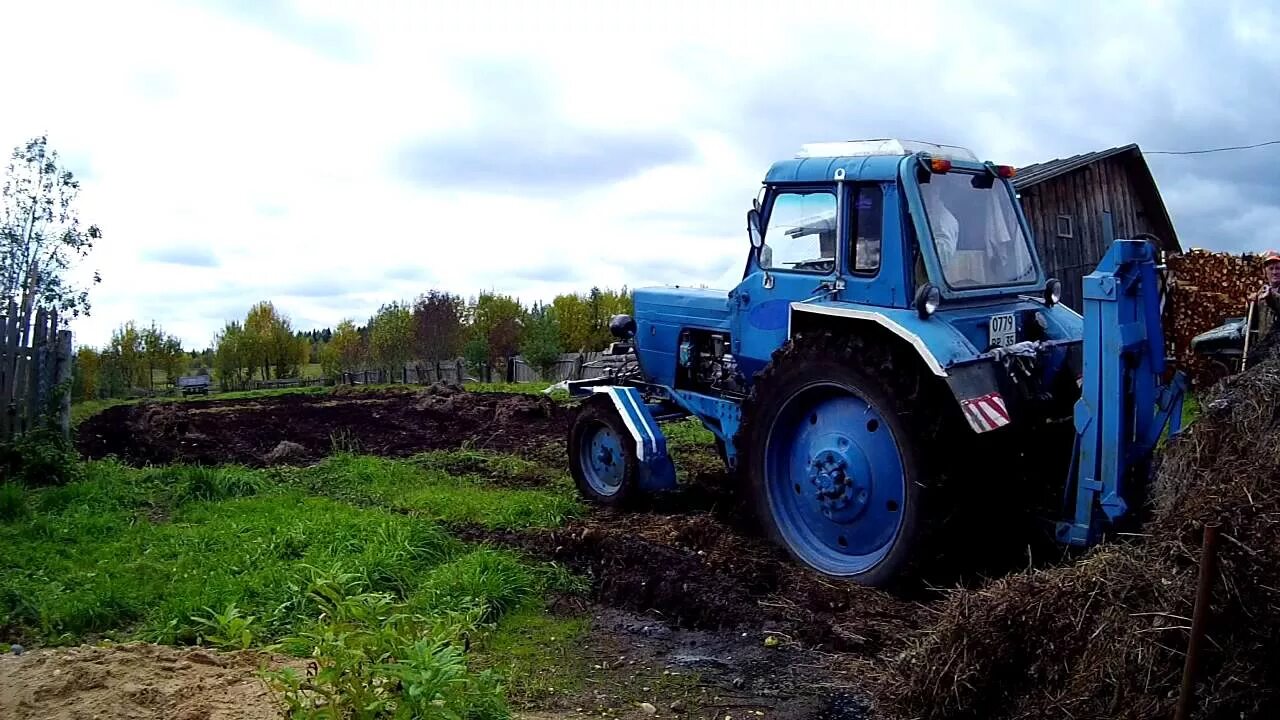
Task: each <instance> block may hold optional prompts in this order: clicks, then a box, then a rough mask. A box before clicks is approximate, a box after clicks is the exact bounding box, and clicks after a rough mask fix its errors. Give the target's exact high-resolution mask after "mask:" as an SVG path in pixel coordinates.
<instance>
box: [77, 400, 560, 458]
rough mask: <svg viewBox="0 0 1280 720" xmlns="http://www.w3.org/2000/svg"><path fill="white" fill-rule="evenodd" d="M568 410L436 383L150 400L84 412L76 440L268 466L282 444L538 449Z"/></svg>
mask: <svg viewBox="0 0 1280 720" xmlns="http://www.w3.org/2000/svg"><path fill="white" fill-rule="evenodd" d="M569 412H570V411H569V410H568V408H565V407H562V406H559V405H557V404H555V403H554V402H552V401H551V400H550V399H549V398H546V397H541V396H532V395H520V394H507V393H468V392H460V391H456V390H453V389H447V390H442V389H437V388H427V389H425V390H420V391H406V390H405V389H398V390H395V391H381V390H379V391H367V390H366V391H361V392H359V393H351V394H333V395H279V396H275V397H267V398H254V399H248V400H209V401H200V402H176V403H148V404H143V405H120V406H117V407H113V408H109V409H107V410H105V411H103V412H102V413H100V414H98V415H95V416H93V417H91V418H89V419H87V420H85V421H84V422H83V423H82V424H81V425H80V427H79V431H78V433H77V438H76V444H77V448H78V449H79V450H80V452H81V454H82V455H84V456H85V457H88V458H95V459H96V458H103V457H107V456H111V455H114V456H116V457H118V458H120V459H121V460H123V461H124V462H127V463H130V464H134V465H146V464H168V463H176V462H185V463H198V464H221V463H239V464H244V465H250V466H263V465H269V464H272V463H273V461H275V462H281V461H285V459H284V458H281V457H279V455H280V453H278V452H276V453H275V454H273V451H277V449H278V448H280V447H281V446H282V443H288V445H285V446H284V447H287V448H288V449H289V452H288V453H287V462H290V463H297V462H301V461H311V460H315V459H318V458H321V457H324V456H325V455H328V454H331V453H332V452H334V451H336V450H346V451H354V452H363V453H369V454H373V455H384V456H390V457H403V456H407V455H411V454H413V453H417V452H422V451H425V450H441V449H454V448H471V449H478V450H492V451H499V452H509V453H516V454H521V455H527V456H541V455H542V454H546V453H547V448H548V447H549V446H550V447H556V448H562V447H563V439H564V436H565V433H566V432H567V430H568V425H569V418H570V415H569ZM561 452H562V451H561Z"/></svg>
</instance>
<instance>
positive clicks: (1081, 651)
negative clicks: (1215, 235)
mask: <svg viewBox="0 0 1280 720" xmlns="http://www.w3.org/2000/svg"><path fill="white" fill-rule="evenodd" d="M1202 403H1203V405H1202V415H1201V417H1200V418H1199V419H1198V420H1197V421H1196V422H1195V423H1194V424H1193V425H1192V426H1191V427H1190V428H1189V429H1188V430H1186V431H1185V432H1184V433H1183V435H1182V436H1180V437H1179V438H1177V439H1176V440H1175V441H1174V442H1172V443H1170V444H1169V445H1168V446H1167V448H1166V449H1165V451H1164V452H1163V453H1162V456H1161V457H1160V459H1159V464H1158V468H1157V477H1156V481H1155V486H1154V488H1153V492H1152V498H1151V503H1152V508H1151V510H1152V514H1151V519H1150V520H1149V521H1148V523H1147V525H1146V527H1145V528H1144V530H1143V533H1142V535H1141V536H1139V537H1136V538H1127V539H1126V538H1121V539H1118V540H1116V541H1113V542H1111V543H1108V544H1105V545H1102V546H1099V547H1097V548H1095V549H1094V550H1092V551H1090V552H1089V553H1088V554H1087V555H1086V556H1085V557H1084V558H1083V559H1081V560H1080V561H1078V562H1076V563H1074V564H1071V565H1067V566H1061V567H1055V568H1051V569H1045V570H1039V571H1032V572H1027V573H1023V574H1018V575H1014V576H1009V577H1005V578H1002V579H1000V580H996V581H993V582H991V583H989V584H987V585H985V586H983V587H981V588H979V589H976V590H956V591H953V592H952V593H950V594H949V596H948V597H947V599H946V600H944V601H943V602H942V603H940V604H939V605H937V606H936V607H937V609H938V611H939V614H938V618H937V620H936V621H935V622H934V623H933V624H932V625H931V626H929V627H926V628H924V629H923V630H921V631H920V632H919V633H918V634H916V635H915V637H914V638H912V640H911V641H910V642H909V645H908V649H907V650H906V651H904V652H902V653H900V654H898V655H896V656H894V657H892V658H891V659H889V661H888V663H887V668H886V669H885V671H884V673H883V674H882V675H880V676H879V677H877V678H876V679H875V685H876V695H877V701H878V705H879V708H880V710H881V712H882V713H884V714H885V715H886V716H888V717H913V718H927V719H930V720H938V719H942V718H983V719H984V720H985V719H989V720H995V719H996V718H1050V717H1053V718H1064V717H1067V718H1069V717H1074V718H1171V717H1172V716H1173V711H1174V707H1175V705H1176V703H1177V696H1178V690H1179V686H1180V683H1181V674H1182V668H1183V663H1184V659H1185V655H1184V653H1185V650H1186V647H1187V641H1188V636H1189V626H1190V618H1191V616H1192V611H1193V607H1194V603H1195V590H1196V584H1197V568H1198V562H1199V556H1200V548H1201V541H1202V537H1203V529H1204V526H1205V524H1206V523H1211V522H1219V523H1221V528H1220V530H1219V542H1218V548H1219V553H1218V566H1217V572H1216V574H1215V578H1214V583H1213V602H1212V610H1211V613H1212V614H1211V616H1210V620H1209V625H1208V642H1206V643H1205V650H1204V653H1203V655H1202V658H1201V664H1200V672H1199V676H1198V682H1197V683H1196V700H1197V702H1196V705H1195V707H1194V708H1193V713H1192V716H1193V717H1199V718H1264V717H1267V718H1270V717H1280V645H1278V644H1277V642H1278V641H1280V590H1278V589H1277V588H1280V421H1278V418H1277V416H1278V413H1280V354H1277V353H1275V352H1274V351H1272V352H1270V353H1269V355H1268V357H1267V358H1266V359H1265V360H1264V361H1263V362H1261V363H1259V364H1258V365H1257V366H1255V367H1253V368H1251V369H1250V370H1249V371H1248V372H1246V373H1244V374H1242V375H1240V376H1237V377H1235V378H1231V379H1229V380H1228V381H1227V382H1226V383H1225V384H1223V385H1219V386H1217V387H1215V388H1213V389H1212V390H1211V391H1210V392H1209V393H1208V396H1207V397H1205V398H1204V399H1203V400H1202Z"/></svg>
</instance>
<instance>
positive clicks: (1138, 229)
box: [1013, 145, 1181, 311]
mask: <svg viewBox="0 0 1280 720" xmlns="http://www.w3.org/2000/svg"><path fill="white" fill-rule="evenodd" d="M1013 185H1014V188H1015V189H1016V190H1017V192H1018V196H1019V198H1020V199H1021V202H1022V209H1023V212H1024V213H1026V216H1027V223H1028V224H1029V225H1030V226H1031V232H1032V235H1033V236H1034V238H1035V243H1036V249H1037V250H1038V251H1039V253H1040V258H1041V261H1042V262H1043V263H1044V266H1045V272H1046V273H1048V275H1049V277H1056V278H1058V279H1059V280H1061V281H1062V284H1063V291H1062V295H1063V302H1064V303H1066V304H1067V305H1068V306H1069V307H1071V308H1074V309H1075V310H1077V311H1080V310H1081V297H1080V284H1081V280H1082V278H1084V276H1085V275H1088V274H1089V273H1090V272H1092V271H1093V268H1094V267H1095V266H1097V264H1098V261H1099V260H1101V259H1102V256H1103V254H1105V253H1106V250H1107V248H1108V247H1109V246H1110V244H1111V241H1112V240H1114V239H1115V238H1125V237H1133V236H1135V235H1137V234H1138V233H1150V234H1151V235H1154V236H1155V237H1157V238H1159V239H1160V242H1161V246H1162V248H1163V249H1164V250H1165V251H1166V252H1181V246H1180V245H1179V243H1178V235H1177V233H1176V232H1175V231H1174V229H1173V221H1172V220H1171V219H1170V218H1169V211H1168V210H1167V209H1165V206H1164V201H1163V200H1162V199H1161V198H1160V190H1159V188H1157V187H1156V181H1155V178H1153V177H1152V176H1151V170H1150V169H1149V168H1148V167H1147V161H1146V159H1145V158H1143V156H1142V151H1141V150H1140V149H1139V148H1138V146H1137V145H1124V146H1122V147H1114V148H1111V149H1109V150H1101V151H1098V152H1092V153H1085V154H1083V155H1076V156H1074V157H1069V158H1065V159H1060V160H1050V161H1048V162H1042V163H1038V164H1035V165H1028V166H1026V167H1023V168H1019V169H1018V172H1017V175H1015V176H1014V178H1013Z"/></svg>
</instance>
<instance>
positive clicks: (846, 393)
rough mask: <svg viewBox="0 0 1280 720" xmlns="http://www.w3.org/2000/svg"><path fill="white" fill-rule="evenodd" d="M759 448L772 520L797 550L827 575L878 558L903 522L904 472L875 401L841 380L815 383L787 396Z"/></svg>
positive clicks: (857, 569)
mask: <svg viewBox="0 0 1280 720" xmlns="http://www.w3.org/2000/svg"><path fill="white" fill-rule="evenodd" d="M765 453H766V463H765V465H766V467H765V473H766V483H767V486H768V494H769V499H770V503H771V505H772V512H773V514H774V517H775V520H776V525H777V526H778V529H779V531H780V532H781V534H782V535H783V538H784V539H785V540H786V542H787V544H788V546H790V547H791V549H792V550H793V551H794V552H795V553H796V554H797V555H799V556H801V558H802V559H804V560H805V561H806V562H808V563H809V564H810V565H813V566H814V567H816V568H818V569H819V570H822V571H824V572H827V573H830V574H834V575H855V574H859V573H863V572H866V571H867V570H869V569H871V568H873V567H875V566H876V565H877V564H878V563H880V562H881V561H882V560H883V559H884V558H885V556H886V555H887V554H888V553H889V550H890V549H891V548H892V547H893V543H894V541H895V539H896V538H897V536H898V533H899V531H900V530H901V527H902V521H903V513H902V512H901V509H902V504H903V502H904V498H905V497H906V476H905V466H904V463H903V459H902V457H901V455H900V454H899V450H898V444H897V443H896V442H895V440H894V437H893V433H892V432H891V430H890V428H889V425H888V424H886V423H885V422H884V418H882V417H881V416H880V413H879V411H878V410H877V409H876V408H875V407H874V406H872V405H870V404H869V403H868V402H867V401H866V400H864V399H863V398H862V397H859V396H858V395H856V394H854V393H853V392H851V391H850V389H849V388H847V387H843V386H839V385H833V384H826V383H822V384H816V385H815V386H812V387H810V388H807V389H805V390H803V391H801V392H798V393H797V394H795V395H793V396H792V397H790V398H788V400H787V401H786V403H785V404H784V406H783V407H782V408H781V409H780V411H779V413H778V415H777V416H776V417H775V419H774V422H773V424H772V427H771V429H770V432H769V437H768V442H767V445H766V450H765Z"/></svg>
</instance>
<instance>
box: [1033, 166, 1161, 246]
mask: <svg viewBox="0 0 1280 720" xmlns="http://www.w3.org/2000/svg"><path fill="white" fill-rule="evenodd" d="M1113 157H1119V158H1121V159H1123V160H1125V161H1127V162H1129V163H1131V167H1132V169H1133V170H1134V171H1135V176H1134V177H1135V181H1136V182H1140V183H1142V184H1144V185H1145V186H1146V187H1140V188H1137V190H1138V192H1139V193H1140V195H1141V196H1142V197H1144V198H1146V205H1147V207H1148V208H1149V209H1150V211H1151V216H1152V218H1153V219H1154V220H1155V221H1156V222H1157V223H1160V224H1163V225H1164V226H1165V227H1166V228H1167V229H1168V230H1167V233H1168V237H1162V238H1161V240H1162V241H1163V242H1164V246H1165V249H1166V250H1170V251H1174V252H1180V251H1181V249H1182V246H1181V243H1180V242H1179V241H1178V233H1177V231H1176V230H1175V229H1174V227H1173V218H1171V217H1170V216H1169V210H1168V208H1166V207H1165V205H1164V199H1163V198H1162V197H1160V188H1159V187H1157V186H1156V180H1155V177H1154V176H1152V174H1151V168H1150V167H1148V166H1147V160H1146V158H1145V157H1144V156H1143V154H1142V149H1141V148H1139V147H1138V145H1137V143H1129V144H1128V145H1120V146H1118V147H1113V148H1107V149H1106V150H1098V151H1096V152H1090V153H1082V154H1080V155H1072V156H1071V157H1067V158H1055V159H1053V160H1048V161H1045V162H1042V163H1036V164H1034V165H1027V166H1026V167H1021V168H1018V173H1017V174H1016V175H1014V177H1013V187H1014V188H1015V189H1016V190H1019V191H1023V190H1027V189H1030V188H1032V187H1035V186H1036V185H1039V184H1040V183H1043V182H1046V181H1048V180H1053V179H1054V178H1058V177H1061V176H1063V175H1066V174H1067V173H1071V172H1075V171H1076V170H1080V169H1082V168H1085V167H1088V166H1089V165H1092V164H1094V163H1096V162H1100V161H1102V160H1106V159H1107V158H1113Z"/></svg>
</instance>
